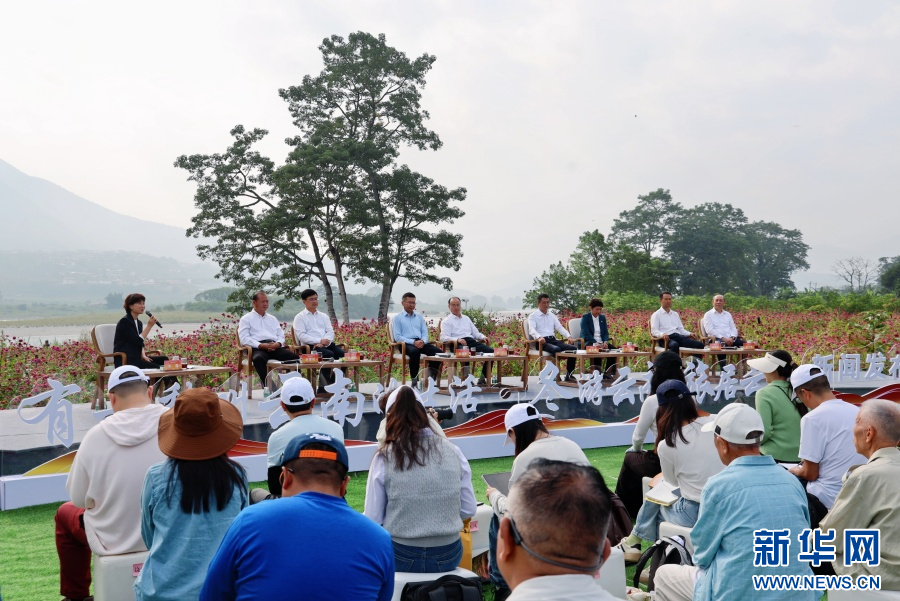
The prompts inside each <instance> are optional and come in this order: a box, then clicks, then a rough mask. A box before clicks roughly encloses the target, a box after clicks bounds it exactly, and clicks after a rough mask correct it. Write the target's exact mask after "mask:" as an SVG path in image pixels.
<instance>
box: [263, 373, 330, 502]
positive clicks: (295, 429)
mask: <svg viewBox="0 0 900 601" xmlns="http://www.w3.org/2000/svg"><path fill="white" fill-rule="evenodd" d="M280 399H281V408H282V409H283V410H284V412H285V413H286V414H287V416H288V421H287V422H285V423H283V424H281V425H280V426H279V427H278V428H277V429H276V430H275V431H274V432H272V434H271V435H270V436H269V444H268V447H267V449H266V467H267V468H268V482H269V492H268V493H266V491H265V490H264V489H262V488H255V489H253V490H252V491H250V497H251V502H253V503H258V502H259V501H263V500H265V499H268V498H271V497H280V496H281V480H280V477H281V471H282V470H281V464H282V460H281V459H282V455H283V454H284V448H285V447H286V446H287V444H288V443H289V442H290V441H292V440H293V439H294V438H296V437H297V436H299V435H301V434H311V433H313V432H319V433H321V434H328V435H330V436H333V437H334V438H335V439H337V440H340V441H341V442H343V440H344V430H343V428H341V426H340V425H339V424H338V423H337V422H336V421H334V420H331V419H328V418H325V417H322V416H320V415H313V414H312V411H313V407H315V406H316V393H315V391H314V390H313V387H312V384H310V383H309V380H307V379H306V378H304V377H302V376H295V377H293V378H289V379H288V380H287V381H285V383H284V384H283V385H282V387H281V393H280Z"/></svg>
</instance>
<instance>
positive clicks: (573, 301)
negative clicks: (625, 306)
mask: <svg viewBox="0 0 900 601" xmlns="http://www.w3.org/2000/svg"><path fill="white" fill-rule="evenodd" d="M608 252H609V245H608V244H607V243H606V239H605V238H604V237H603V234H601V233H600V231H599V230H594V231H590V232H585V233H583V234H581V236H579V238H578V245H577V246H576V247H575V251H574V252H573V253H572V254H571V255H570V256H569V260H568V262H567V264H566V265H563V264H562V262H558V263H556V264H553V265H550V267H549V268H548V269H547V271H545V272H543V273H542V274H541V275H539V276H538V277H536V278H534V281H533V282H532V283H531V289H530V290H526V291H525V297H524V298H523V299H522V306H523V307H526V308H527V307H533V306H535V304H536V302H537V295H538V294H540V293H542V292H545V293H547V294H549V295H550V298H551V300H552V302H553V306H554V307H556V308H558V309H569V310H571V311H578V310H581V309H584V308H585V307H586V306H587V304H588V302H590V300H591V298H593V297H595V296H599V295H601V294H603V291H604V284H603V282H604V277H605V275H604V272H605V271H606V255H607V253H608Z"/></svg>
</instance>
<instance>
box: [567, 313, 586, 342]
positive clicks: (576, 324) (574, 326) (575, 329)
mask: <svg viewBox="0 0 900 601" xmlns="http://www.w3.org/2000/svg"><path fill="white" fill-rule="evenodd" d="M566 326H567V327H568V328H569V336H571V337H572V338H573V339H574V340H575V346H577V347H578V348H580V349H583V348H584V337H583V336H582V335H581V318H580V317H574V318H572V319H570V320H569V321H568V323H566Z"/></svg>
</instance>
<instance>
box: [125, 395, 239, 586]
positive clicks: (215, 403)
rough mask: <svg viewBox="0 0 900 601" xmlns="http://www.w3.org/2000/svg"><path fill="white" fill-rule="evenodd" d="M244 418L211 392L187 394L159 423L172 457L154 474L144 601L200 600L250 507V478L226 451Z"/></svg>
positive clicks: (144, 529)
mask: <svg viewBox="0 0 900 601" xmlns="http://www.w3.org/2000/svg"><path fill="white" fill-rule="evenodd" d="M243 425H244V424H243V421H242V420H241V412H240V411H239V410H238V408H237V407H235V406H234V405H232V404H231V403H230V402H228V401H223V400H221V399H220V398H219V397H218V396H216V393H214V392H213V391H212V390H210V389H209V388H192V389H189V390H186V391H185V392H184V393H182V394H181V395H179V397H178V398H177V399H176V400H175V406H174V407H173V408H172V411H169V412H167V413H164V414H163V415H162V417H160V418H159V448H160V449H161V450H162V452H163V453H165V454H166V455H167V456H168V457H169V458H168V459H167V460H166V461H163V462H162V463H157V464H156V465H154V466H152V467H151V468H150V469H149V470H148V471H147V477H146V478H145V479H144V491H143V493H142V494H141V510H142V519H141V536H142V537H143V539H144V544H145V545H147V548H148V549H150V554H149V555H148V556H147V560H146V561H145V562H144V567H143V568H141V573H140V574H139V575H138V577H137V580H136V581H135V583H134V592H135V596H136V599H137V601H141V600H142V599H143V600H147V601H150V600H155V601H168V600H169V599H197V598H198V597H199V596H200V589H201V588H202V587H203V579H204V577H205V575H206V569H207V568H208V567H209V561H210V560H211V559H212V557H213V555H214V554H215V552H216V549H218V548H219V543H220V542H222V537H224V536H225V532H226V531H227V530H228V526H230V525H231V522H232V520H234V518H235V517H237V515H238V514H239V513H240V512H241V510H242V509H244V508H245V507H247V502H248V498H247V476H246V474H245V473H244V468H242V467H241V466H240V465H239V464H238V463H235V462H234V461H232V460H231V459H229V458H228V456H227V455H226V453H227V452H228V451H229V450H230V449H231V448H232V447H233V446H234V445H235V443H236V442H237V441H238V440H239V439H240V438H241V433H242V432H243Z"/></svg>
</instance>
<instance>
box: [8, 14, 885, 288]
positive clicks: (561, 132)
mask: <svg viewBox="0 0 900 601" xmlns="http://www.w3.org/2000/svg"><path fill="white" fill-rule="evenodd" d="M3 16H4V22H5V24H6V27H4V35H3V36H2V37H0V55H2V56H3V57H4V60H3V61H0V159H3V160H5V161H7V162H9V163H11V164H12V165H13V166H15V167H17V168H18V169H20V170H22V171H25V172H26V173H28V174H29V175H33V176H37V177H41V178H44V179H47V180H50V181H52V182H54V183H56V184H59V185H60V186H63V187H64V188H66V189H68V190H70V191H72V192H74V193H76V194H78V195H79V196H82V197H84V198H86V199H88V200H91V201H93V202H96V203H98V204H100V205H102V206H105V207H107V208H110V209H112V210H114V211H117V212H120V213H124V214H127V215H132V216H135V217H140V218H144V219H149V220H152V221H158V222H161V223H167V224H170V225H174V226H179V227H188V226H189V225H190V219H191V217H192V215H193V214H194V205H193V194H194V192H195V189H194V186H193V185H192V184H191V183H190V182H187V181H186V173H185V172H183V171H180V170H177V169H175V168H174V167H173V166H172V163H173V161H174V160H175V158H176V157H178V156H179V155H182V154H194V153H213V152H221V151H223V150H224V149H225V148H226V147H227V145H228V144H229V141H230V136H229V135H228V132H229V130H230V129H231V128H232V127H233V126H234V125H236V124H243V125H245V126H246V127H248V128H250V127H261V128H264V129H267V130H269V131H270V132H271V133H270V135H269V137H268V138H267V139H266V140H265V141H264V143H263V144H262V145H261V146H260V150H261V151H262V152H263V153H264V154H267V155H268V156H269V157H270V158H272V159H273V160H275V161H276V163H279V164H280V163H282V162H283V160H284V157H285V156H286V154H287V151H288V147H287V146H286V145H285V144H284V139H285V138H287V137H288V136H291V135H294V133H295V130H294V128H293V126H292V125H291V122H290V117H289V115H288V112H287V106H286V103H285V102H284V101H282V100H281V99H280V98H279V96H278V90H279V89H280V88H284V87H288V86H290V85H295V84H299V83H300V81H301V79H302V77H303V76H304V75H306V74H318V73H319V72H320V71H321V70H322V61H321V53H320V51H319V50H318V46H319V44H320V43H321V41H322V40H323V39H324V38H326V37H328V36H331V35H340V36H342V37H346V36H347V35H348V34H349V33H351V32H354V31H360V30H361V31H367V32H369V33H373V34H378V33H384V34H385V35H386V36H387V42H388V44H390V45H392V46H394V47H396V48H397V49H399V50H401V51H403V52H405V53H406V54H407V55H408V56H410V57H415V56H419V55H421V54H424V53H428V54H433V55H435V56H436V57H437V60H436V62H435V63H434V66H433V69H432V71H431V72H430V73H429V74H428V77H427V86H426V87H425V89H424V92H423V99H422V105H423V108H425V109H426V110H427V111H428V112H429V113H430V115H431V119H430V120H429V122H428V125H429V126H430V127H431V129H433V130H434V131H436V132H437V133H438V134H439V135H440V137H441V139H442V141H443V148H441V149H440V150H439V151H437V152H432V151H425V152H422V151H418V150H408V151H404V153H403V154H402V155H401V160H402V162H405V163H407V164H409V165H410V166H411V167H413V168H414V169H417V170H419V171H421V172H422V173H423V174H425V175H427V176H428V177H431V178H432V179H434V180H435V181H436V182H437V183H440V184H443V185H446V186H449V187H457V186H463V187H465V188H466V189H467V190H468V198H467V200H466V201H465V202H464V203H463V205H462V208H463V209H464V210H465V212H466V215H465V217H463V218H462V219H460V220H459V221H458V222H457V223H456V224H455V225H454V226H453V229H455V230H456V231H458V232H459V233H461V234H463V236H464V238H463V242H462V248H463V253H464V254H463V258H462V269H461V270H460V271H459V272H458V273H455V274H449V275H451V276H452V277H453V279H454V282H455V284H456V288H463V289H467V290H472V291H477V292H480V293H481V294H484V295H486V296H491V295H495V294H499V295H501V296H504V297H508V296H513V295H521V293H522V291H523V290H525V289H527V288H530V285H531V282H532V279H533V278H534V276H535V275H537V274H539V273H540V272H541V271H543V270H544V269H546V268H547V266H548V265H549V264H550V263H552V262H556V261H559V260H563V261H564V260H565V259H566V258H567V257H568V255H569V253H571V252H572V250H573V249H574V247H575V244H576V242H577V238H578V236H579V235H580V234H581V233H583V232H584V231H586V230H593V229H599V230H600V231H601V232H603V233H604V234H608V233H609V230H610V227H611V225H612V221H613V219H614V218H615V217H616V216H617V215H618V214H619V213H620V212H621V211H624V210H628V209H631V208H633V207H634V205H635V202H636V197H637V196H638V195H639V194H646V193H647V192H649V191H651V190H655V189H657V188H668V189H669V190H671V193H672V195H673V197H674V198H675V200H677V201H679V202H681V203H682V204H683V205H685V206H687V207H691V206H695V205H698V204H701V203H705V202H723V203H731V204H732V205H734V206H736V207H739V208H741V209H743V210H744V212H745V213H746V215H747V217H748V218H749V219H750V220H765V221H775V222H778V223H780V224H781V225H782V226H784V227H786V228H796V229H799V230H801V232H802V233H803V235H804V240H805V241H806V243H807V244H809V245H810V246H811V250H810V253H809V263H810V266H811V269H810V273H809V274H800V275H798V276H796V277H795V280H796V281H797V282H798V283H799V284H800V285H801V288H802V287H803V286H804V285H806V284H807V283H809V282H813V283H817V284H825V283H830V282H827V281H825V280H826V279H827V278H828V275H827V274H828V273H829V272H830V271H831V268H832V265H833V264H834V262H835V261H837V260H838V259H842V258H847V257H851V256H863V257H866V258H869V259H872V260H875V259H877V258H878V257H882V256H895V255H900V235H898V233H897V217H898V213H900V211H898V208H897V205H898V202H897V201H898V190H900V110H898V109H900V77H897V74H898V73H900V4H898V3H892V2H885V1H879V0H866V2H858V1H855V0H846V1H845V0H838V1H828V0H822V1H818V0H815V1H814V0H809V1H793V2H783V1H778V2H776V1H769V0H764V1H755V2H723V1H699V0H698V1H694V2H658V1H653V2H627V3H626V2H605V1H597V0H595V1H566V0H561V1H558V2H552V3H551V2H527V1H520V0H515V1H513V0H509V1H501V0H492V1H485V0H482V1H480V2H479V1H465V0H452V1H450V0H448V1H429V0H416V1H391V2H388V1H384V0H368V1H366V2H362V1H352V0H347V1H344V2H333V1H324V2H313V1H303V2H300V1H294V2H287V1H282V2H249V1H247V2H244V1H222V0H217V1H215V2H207V1H193V0H192V1H191V2H171V1H165V0H164V1H159V2H155V3H151V4H149V5H147V4H135V3H123V2H106V1H100V0H96V1H90V2H88V1H82V2H72V1H53V0H50V1H45V2H16V3H5V5H4V7H3ZM697 235H698V236H699V235H702V232H697ZM722 242H723V252H727V240H723V241H722ZM442 275H443V274H442Z"/></svg>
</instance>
